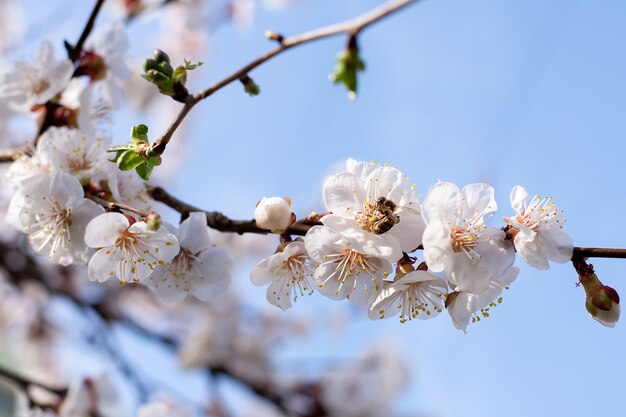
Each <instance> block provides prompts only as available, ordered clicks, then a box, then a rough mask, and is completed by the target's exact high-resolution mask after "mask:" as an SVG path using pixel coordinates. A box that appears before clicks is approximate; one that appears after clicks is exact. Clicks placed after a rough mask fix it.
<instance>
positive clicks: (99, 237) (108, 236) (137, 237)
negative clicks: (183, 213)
mask: <svg viewBox="0 0 626 417" xmlns="http://www.w3.org/2000/svg"><path fill="white" fill-rule="evenodd" d="M85 243H87V246H89V247H92V248H101V249H100V250H98V251H97V252H96V253H95V254H94V255H93V256H92V257H91V260H90V261H89V279H90V280H92V281H99V282H104V281H106V280H108V279H109V278H111V277H112V276H116V277H117V278H118V279H119V280H120V282H121V283H123V284H124V283H127V282H130V281H132V282H140V281H142V280H143V279H145V278H147V277H148V276H150V274H151V273H152V272H153V271H154V269H155V268H156V266H157V265H165V263H167V262H169V261H171V260H172V259H174V257H175V256H176V255H178V252H179V250H180V246H179V244H178V239H176V236H174V235H173V234H171V233H170V232H169V231H168V230H167V229H166V228H165V227H164V226H161V228H159V230H156V231H152V230H150V229H149V228H148V225H147V224H146V223H145V222H135V223H133V224H132V225H131V223H130V222H129V220H128V217H126V216H125V215H123V214H120V213H105V214H101V215H100V216H98V217H96V218H95V219H93V220H92V221H91V222H89V224H88V225H87V231H86V233H85Z"/></svg>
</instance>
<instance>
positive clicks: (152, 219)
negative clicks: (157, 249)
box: [146, 212, 163, 231]
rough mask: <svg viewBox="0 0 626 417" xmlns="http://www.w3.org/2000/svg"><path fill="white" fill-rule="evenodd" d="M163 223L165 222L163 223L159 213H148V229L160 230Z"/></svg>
mask: <svg viewBox="0 0 626 417" xmlns="http://www.w3.org/2000/svg"><path fill="white" fill-rule="evenodd" d="M162 223H163V222H162V221H161V216H159V215H158V214H157V213H154V212H152V213H148V215H147V216H146V224H147V225H148V229H150V230H152V231H156V230H159V228H160V227H161V224H162Z"/></svg>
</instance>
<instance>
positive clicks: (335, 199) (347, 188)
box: [324, 172, 365, 218]
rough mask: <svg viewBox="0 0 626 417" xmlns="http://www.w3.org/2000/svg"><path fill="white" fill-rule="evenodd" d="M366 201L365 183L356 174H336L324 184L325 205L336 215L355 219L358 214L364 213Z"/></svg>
mask: <svg viewBox="0 0 626 417" xmlns="http://www.w3.org/2000/svg"><path fill="white" fill-rule="evenodd" d="M364 200H365V190H364V188H363V183H362V181H361V180H360V179H359V178H358V177H357V176H356V175H354V174H350V173H349V172H344V173H341V174H336V175H333V176H331V177H329V178H328V179H327V180H326V182H325V183H324V203H325V204H326V208H327V209H328V210H329V211H332V212H333V213H334V214H337V215H339V216H342V217H350V218H354V216H355V215H356V213H358V212H360V211H362V209H363V201H364Z"/></svg>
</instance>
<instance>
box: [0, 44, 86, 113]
mask: <svg viewBox="0 0 626 417" xmlns="http://www.w3.org/2000/svg"><path fill="white" fill-rule="evenodd" d="M73 72H74V66H73V65H72V62H71V61H70V60H69V59H61V60H60V61H57V60H55V59H54V51H53V49H52V45H51V44H50V42H48V41H45V42H43V43H42V44H41V46H40V47H39V52H38V53H37V56H36V57H35V59H34V61H33V63H32V64H29V63H26V62H21V61H16V62H15V63H14V65H12V66H10V67H9V68H8V69H6V70H4V71H2V73H0V100H2V101H4V102H5V103H7V104H8V105H9V106H10V107H11V108H13V109H14V110H16V111H20V112H24V113H30V111H31V109H32V107H33V106H35V105H37V104H44V103H46V102H47V101H48V100H50V99H51V98H53V97H54V96H56V95H57V94H58V93H60V92H61V91H63V89H65V87H67V85H68V83H69V82H70V78H71V77H72V73H73Z"/></svg>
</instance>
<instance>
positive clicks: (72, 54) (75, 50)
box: [65, 0, 105, 62]
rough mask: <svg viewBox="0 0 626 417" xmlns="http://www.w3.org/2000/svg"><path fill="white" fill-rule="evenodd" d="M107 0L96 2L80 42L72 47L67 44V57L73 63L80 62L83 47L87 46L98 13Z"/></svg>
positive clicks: (97, 0)
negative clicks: (86, 42)
mask: <svg viewBox="0 0 626 417" xmlns="http://www.w3.org/2000/svg"><path fill="white" fill-rule="evenodd" d="M104 2H105V0H96V4H95V5H94V7H93V10H92V11H91V15H90V16H89V20H87V23H86V24H85V28H84V29H83V32H82V33H81V34H80V38H78V42H76V45H74V46H72V45H70V44H69V43H68V42H65V47H66V48H67V55H68V57H69V58H70V59H71V60H72V62H76V61H78V59H79V58H80V56H81V54H82V53H83V46H84V45H85V41H86V40H87V38H88V37H89V34H90V33H91V31H92V30H93V26H94V24H95V23H96V18H97V17H98V13H100V9H101V8H102V5H103V4H104Z"/></svg>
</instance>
